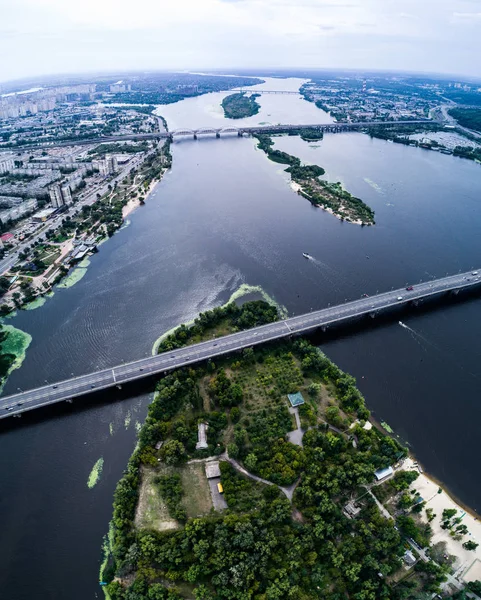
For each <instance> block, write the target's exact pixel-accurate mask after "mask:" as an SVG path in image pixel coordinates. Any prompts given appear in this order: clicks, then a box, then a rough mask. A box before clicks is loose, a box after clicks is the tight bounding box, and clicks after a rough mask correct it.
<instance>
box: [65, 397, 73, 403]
mask: <svg viewBox="0 0 481 600" xmlns="http://www.w3.org/2000/svg"><path fill="white" fill-rule="evenodd" d="M65 402H67V403H68V404H73V400H72V398H67V400H65Z"/></svg>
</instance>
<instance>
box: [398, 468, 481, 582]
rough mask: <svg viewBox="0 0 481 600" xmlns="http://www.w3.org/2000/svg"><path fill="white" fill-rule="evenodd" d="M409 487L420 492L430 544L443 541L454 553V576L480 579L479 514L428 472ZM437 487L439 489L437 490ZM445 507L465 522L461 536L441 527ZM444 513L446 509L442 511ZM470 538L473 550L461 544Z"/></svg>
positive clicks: (480, 531) (465, 579)
mask: <svg viewBox="0 0 481 600" xmlns="http://www.w3.org/2000/svg"><path fill="white" fill-rule="evenodd" d="M408 460H409V462H408V463H407V464H406V467H407V468H408V469H409V468H416V465H417V463H416V462H415V461H414V460H413V459H412V458H410V459H408ZM412 488H413V489H414V490H415V491H416V492H418V493H419V495H420V496H421V498H423V501H424V502H425V506H424V508H425V510H423V512H422V513H421V516H422V519H423V521H424V522H425V523H429V524H430V526H431V528H432V530H433V536H432V545H433V546H435V545H436V544H443V545H445V549H446V553H447V554H449V555H451V556H454V557H456V560H455V562H454V564H453V566H452V568H453V571H454V576H455V577H456V579H458V580H460V581H464V582H465V583H468V582H469V581H475V580H481V522H480V521H479V516H478V515H477V514H476V512H475V511H473V510H472V509H470V508H468V507H465V506H463V505H462V504H460V503H459V501H456V500H455V499H453V498H452V497H451V496H450V495H449V490H447V489H446V488H445V487H443V486H442V485H440V484H439V482H438V481H436V480H435V479H434V478H433V477H431V476H430V475H429V474H427V473H421V474H420V475H419V477H418V478H417V479H416V481H414V483H413V484H412ZM439 490H442V492H441V493H440V492H439ZM426 509H427V510H432V511H433V515H435V516H434V517H433V519H432V520H429V518H428V516H427V514H426ZM444 511H455V514H453V518H454V519H459V520H460V521H459V523H460V524H462V525H465V526H466V528H467V530H468V533H467V534H465V535H463V536H462V537H461V539H455V537H456V536H453V535H452V534H451V531H453V530H454V526H453V528H451V529H443V528H442V524H443V519H442V515H443V512H444ZM445 514H446V513H445ZM468 541H472V542H474V543H476V544H478V547H477V548H475V549H474V550H467V549H466V548H464V547H463V544H464V543H466V542H468Z"/></svg>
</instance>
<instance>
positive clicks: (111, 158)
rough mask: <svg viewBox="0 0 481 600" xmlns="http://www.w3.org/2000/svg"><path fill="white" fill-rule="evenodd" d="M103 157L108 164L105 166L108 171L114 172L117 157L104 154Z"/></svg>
mask: <svg viewBox="0 0 481 600" xmlns="http://www.w3.org/2000/svg"><path fill="white" fill-rule="evenodd" d="M105 159H106V161H107V164H108V166H107V169H108V172H109V173H116V172H117V171H118V168H119V163H118V161H117V157H116V156H113V155H112V156H106V157H105Z"/></svg>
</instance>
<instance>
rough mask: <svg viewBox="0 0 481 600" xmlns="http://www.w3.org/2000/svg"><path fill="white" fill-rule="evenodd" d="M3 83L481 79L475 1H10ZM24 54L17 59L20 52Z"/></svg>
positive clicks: (480, 18)
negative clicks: (329, 71) (237, 73)
mask: <svg viewBox="0 0 481 600" xmlns="http://www.w3.org/2000/svg"><path fill="white" fill-rule="evenodd" d="M0 10H1V12H2V17H3V19H2V21H3V22H2V25H1V26H0V31H1V34H2V35H1V36H0V49H1V51H2V53H3V55H6V56H9V60H8V61H3V63H2V65H1V66H0V81H9V80H13V79H20V78H28V77H35V76H41V75H54V74H60V73H88V72H92V71H97V72H99V71H100V72H102V71H125V70H143V69H146V70H162V69H173V70H183V69H196V68H204V69H206V68H210V69H238V68H244V69H258V68H260V69H262V68H271V69H273V68H278V69H282V68H284V69H295V68H301V67H302V68H305V69H315V68H317V69H323V68H335V69H344V68H352V69H365V70H369V69H373V70H393V71H408V72H409V71H410V72H424V73H427V72H429V73H440V74H453V75H458V76H470V77H481V68H480V67H479V64H478V61H477V58H476V57H477V56H478V55H479V51H480V50H481V47H480V46H481V43H480V41H479V36H478V35H477V31H478V29H479V24H480V23H481V12H479V9H478V8H477V3H476V2H474V1H473V0H461V1H459V0H458V1H456V0H441V1H438V2H434V0H428V1H427V2H424V3H423V4H422V5H420V3H417V2H415V1H414V0H404V1H403V2H401V3H399V2H397V3H394V2H392V1H390V0H389V1H387V2H386V1H383V2H381V0H348V1H346V2H342V1H340V0H339V1H336V0H331V1H328V0H303V1H302V2H301V3H299V2H295V1H294V0H206V1H205V2H202V3H196V2H193V0H178V2H176V3H165V2H163V3H162V2H161V3H158V2H157V3H155V2H153V1H152V0H138V2H137V3H136V5H135V11H133V10H132V8H131V5H129V4H128V3H127V2H125V1H124V0H120V1H119V2H113V0H101V1H100V2H93V0H86V1H85V2H84V3H83V5H82V10H81V11H79V10H78V7H76V6H75V5H71V4H69V3H63V2H60V0H40V1H35V2H34V1H33V0H18V1H17V2H15V3H12V2H11V0H0ZM12 48H15V52H12Z"/></svg>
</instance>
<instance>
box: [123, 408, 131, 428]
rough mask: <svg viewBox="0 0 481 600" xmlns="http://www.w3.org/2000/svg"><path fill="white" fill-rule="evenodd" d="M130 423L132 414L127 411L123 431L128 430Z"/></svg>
mask: <svg viewBox="0 0 481 600" xmlns="http://www.w3.org/2000/svg"><path fill="white" fill-rule="evenodd" d="M131 421H132V414H131V413H130V410H129V411H127V414H126V415H125V419H124V425H125V429H128V428H129V427H130V422H131Z"/></svg>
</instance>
